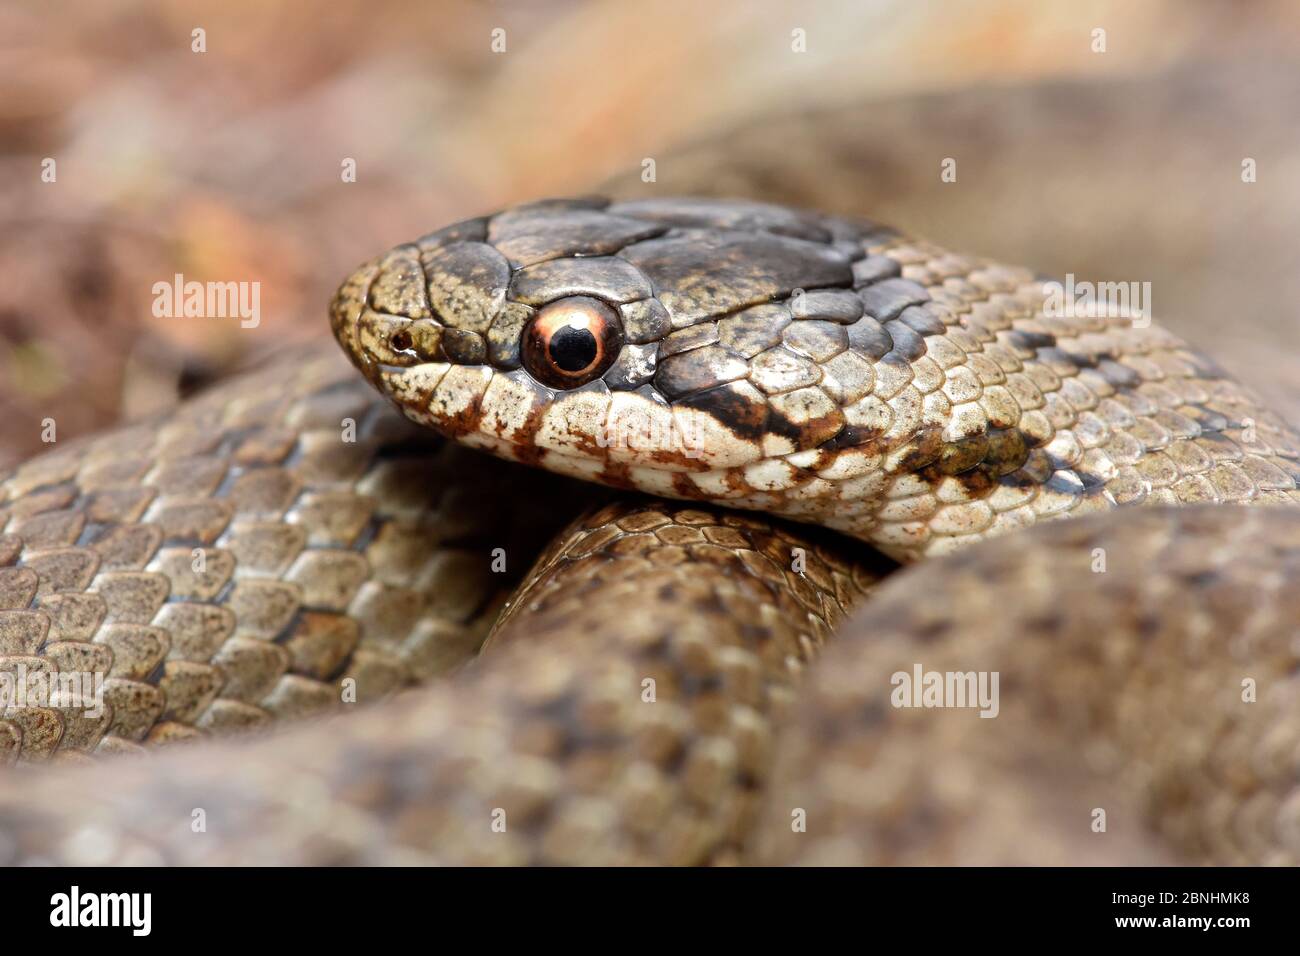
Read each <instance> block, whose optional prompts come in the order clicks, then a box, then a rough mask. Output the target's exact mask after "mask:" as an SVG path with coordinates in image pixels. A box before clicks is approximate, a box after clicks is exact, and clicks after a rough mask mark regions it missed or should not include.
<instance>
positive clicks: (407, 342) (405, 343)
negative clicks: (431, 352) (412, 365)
mask: <svg viewBox="0 0 1300 956" xmlns="http://www.w3.org/2000/svg"><path fill="white" fill-rule="evenodd" d="M388 344H389V345H391V346H392V348H393V351H394V352H405V351H408V350H409V349H410V348H411V346H412V345H414V344H415V343H414V342H413V341H412V339H411V333H410V332H405V331H403V332H394V333H393V335H392V338H390V339H389V340H388Z"/></svg>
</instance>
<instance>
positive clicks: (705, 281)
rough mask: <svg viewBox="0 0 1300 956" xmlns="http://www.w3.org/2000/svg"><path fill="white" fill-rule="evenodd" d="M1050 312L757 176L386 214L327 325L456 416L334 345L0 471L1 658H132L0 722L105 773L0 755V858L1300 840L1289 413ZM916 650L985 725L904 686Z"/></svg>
mask: <svg viewBox="0 0 1300 956" xmlns="http://www.w3.org/2000/svg"><path fill="white" fill-rule="evenodd" d="M1049 312H1050V309H1048V307H1047V305H1046V304H1045V300H1044V294H1043V284H1042V281H1041V280H1039V279H1036V278H1035V276H1034V275H1033V274H1032V273H1030V272H1028V271H1025V270H1022V269H1017V268H1010V267H1006V266H1002V265H998V264H995V263H990V262H986V261H982V260H979V259H975V258H972V257H967V256H962V255H957V254H954V253H950V252H948V251H945V250H943V249H941V248H939V247H937V246H934V245H931V244H929V243H926V242H920V241H917V240H913V239H910V238H908V237H906V236H904V235H901V234H899V233H896V232H894V231H892V230H890V229H887V228H883V227H878V226H875V225H873V224H869V223H863V222H860V221H856V220H845V219H838V218H835V217H831V216H824V215H818V214H813V213H805V212H800V211H796V210H792V209H788V208H785V207H780V206H771V205H765V204H761V203H754V202H745V201H721V200H687V199H680V200H677V199H654V200H641V201H629V202H621V203H613V204H611V203H608V202H605V201H601V200H578V201H550V202H543V203H536V204H530V205H527V206H523V207H517V208H514V209H511V210H507V211H505V212H502V213H498V214H496V215H494V216H489V217H485V218H481V219H475V220H470V221H467V222H463V223H459V224H457V225H454V226H451V227H448V228H446V229H443V230H441V231H439V232H435V233H433V234H431V235H429V236H426V237H424V238H423V239H420V240H418V241H416V242H414V243H411V244H408V245H403V246H399V247H397V248H396V249H394V250H393V251H391V252H389V253H388V254H386V255H384V256H382V257H380V258H379V259H376V260H374V261H373V262H371V263H369V264H367V265H366V266H363V267H362V268H361V269H359V270H358V271H357V272H356V273H355V274H354V275H353V276H351V277H350V278H349V279H348V280H347V281H346V282H345V283H344V285H343V287H342V288H341V289H340V291H339V294H338V296H337V297H336V299H335V301H334V303H333V306H332V308H331V323H332V326H333V329H334V333H335V337H336V338H337V339H338V341H339V343H340V344H342V345H343V347H344V350H345V351H346V352H347V354H348V356H349V357H350V358H351V360H352V362H353V363H354V364H355V365H356V366H357V368H358V369H360V371H361V372H362V373H363V375H364V377H365V378H366V379H368V380H369V382H370V383H371V384H372V385H374V386H376V387H377V390H378V391H379V392H381V393H383V395H385V396H386V397H387V398H388V399H390V400H391V402H392V403H393V404H395V405H396V406H397V408H398V409H400V410H401V411H402V412H403V413H405V415H406V417H407V418H409V419H411V420H413V421H414V422H416V423H417V424H418V425H425V426H432V428H433V429H435V430H437V431H438V432H441V433H442V434H443V435H446V436H450V437H452V438H454V439H457V440H458V442H459V444H458V445H453V444H440V443H439V440H438V439H437V438H435V437H432V435H431V434H430V433H429V432H428V431H427V430H425V429H420V428H414V427H413V426H410V425H408V424H405V423H403V422H402V421H401V420H400V419H399V417H398V416H397V415H395V414H394V413H393V412H392V411H391V410H390V409H389V408H388V407H386V406H385V404H384V403H383V400H382V399H380V398H379V397H378V396H377V395H376V394H375V393H374V392H372V391H371V390H370V389H368V388H367V386H366V384H365V383H364V382H363V381H362V380H361V377H360V376H358V375H356V373H355V372H354V371H352V370H350V369H348V368H347V367H346V366H345V365H344V364H343V363H342V362H341V361H340V360H339V359H338V358H336V357H335V356H333V355H331V354H329V353H327V352H326V351H324V350H320V351H317V352H312V353H311V354H310V355H306V356H303V355H299V356H295V357H294V359H293V361H292V362H291V363H287V364H281V365H277V366H273V367H270V368H267V369H264V370H262V371H260V372H257V373H254V374H253V375H251V376H250V377H248V378H246V379H244V380H242V381H237V382H232V383H230V384H228V385H226V386H224V387H222V388H220V389H217V390H215V391H213V392H211V393H209V394H207V395H205V396H203V397H200V398H199V399H197V400H195V401H193V402H191V403H189V404H188V405H186V406H184V407H182V408H181V409H180V410H179V411H178V412H177V413H176V414H175V415H174V416H172V417H171V418H170V419H168V420H166V421H164V422H161V423H154V424H152V425H149V426H144V427H139V428H135V429H132V430H129V431H126V432H122V433H116V434H113V435H109V436H105V437H103V438H99V439H96V440H91V441H90V442H87V443H83V444H80V445H77V446H75V447H69V448H66V449H62V448H61V449H58V450H56V451H54V452H52V453H51V454H49V455H47V456H44V457H42V458H39V459H36V460H34V461H32V462H30V463H28V464H26V465H24V466H22V467H20V468H19V469H18V470H17V471H16V472H15V473H14V474H13V475H11V476H10V477H9V478H8V479H7V480H6V481H5V483H4V485H3V486H2V487H3V494H4V497H3V499H0V507H3V509H4V510H3V512H0V514H3V515H4V516H5V518H6V519H7V523H6V524H5V526H4V532H5V533H4V534H3V535H2V536H0V608H3V609H4V610H0V654H2V655H4V656H3V657H0V666H3V667H4V668H6V669H8V670H10V671H14V670H16V668H17V667H18V665H19V664H22V665H23V666H24V667H26V668H28V669H29V670H39V669H41V668H45V669H46V670H47V671H61V670H63V669H68V670H72V671H76V670H83V671H95V670H98V671H102V672H103V673H106V674H107V675H108V679H107V683H106V689H105V699H106V704H107V706H106V707H105V708H104V710H103V713H102V714H100V715H99V716H98V717H96V718H93V719H92V718H90V717H88V716H86V714H85V713H84V711H82V710H77V709H75V708H70V707H66V706H60V703H61V702H60V700H58V699H55V700H53V701H51V702H50V704H49V706H43V707H30V706H29V707H23V708H18V707H14V706H10V708H9V710H8V711H7V712H6V713H5V719H4V721H3V722H0V744H2V745H3V746H4V747H5V748H6V749H7V751H8V752H9V753H10V754H12V755H15V756H19V755H20V756H22V757H25V758H29V759H31V760H37V761H43V760H55V761H59V760H62V761H69V762H78V763H81V762H85V763H88V764H89V765H88V766H79V767H67V768H57V767H45V768H32V767H27V766H21V765H20V766H16V767H12V768H9V769H8V770H6V771H5V777H4V780H3V783H0V834H2V835H0V861H4V862H14V861H30V860H53V861H75V862H90V863H99V862H142V861H145V862H147V861H162V862H361V863H371V862H452V863H457V862H469V863H652V862H662V863H675V864H692V863H708V862H715V863H716V862H728V861H747V860H754V861H761V862H813V863H819V862H834V863H845V862H849V863H854V862H888V863H910V862H960V863H967V862H983V863H1006V862H1033V863H1047V862H1111V861H1137V862H1151V861H1161V860H1173V861H1212V862H1270V863H1275V862H1295V861H1296V859H1297V858H1298V857H1300V787H1297V782H1298V779H1300V718H1298V716H1297V705H1296V701H1297V699H1300V698H1297V695H1296V690H1297V685H1296V678H1295V671H1296V655H1297V645H1296V643H1295V636H1294V633H1293V631H1294V624H1295V621H1296V620H1297V619H1298V617H1297V614H1296V612H1297V610H1300V598H1297V596H1296V589H1295V588H1294V586H1293V585H1294V582H1295V581H1296V580H1298V579H1300V516H1297V513H1296V512H1295V510H1294V508H1292V507H1289V506H1293V505H1295V504H1296V503H1297V502H1300V490H1298V488H1297V482H1298V480H1300V444H1298V442H1297V438H1296V435H1295V433H1294V432H1293V431H1291V430H1290V429H1289V428H1288V427H1287V426H1286V425H1285V424H1283V423H1282V422H1281V421H1280V420H1279V419H1278V418H1277V417H1276V416H1275V415H1273V414H1271V413H1270V412H1269V411H1268V410H1267V409H1265V408H1262V407H1261V406H1260V405H1259V404H1258V402H1256V401H1255V400H1254V399H1253V398H1252V397H1251V396H1250V394H1249V392H1248V391H1247V390H1245V389H1243V388H1242V387H1241V386H1239V385H1238V384H1237V383H1235V382H1233V381H1231V380H1229V379H1228V378H1227V377H1226V376H1225V375H1224V374H1223V373H1222V372H1220V371H1219V370H1218V369H1217V368H1216V366H1214V365H1213V364H1212V363H1211V362H1209V361H1208V360H1206V359H1204V358H1203V357H1201V356H1200V355H1198V354H1196V353H1194V352H1193V351H1192V350H1191V349H1189V348H1188V347H1187V346H1186V345H1185V344H1184V343H1182V342H1181V341H1180V340H1179V339H1178V338H1176V337H1175V336H1173V335H1171V334H1170V333H1168V332H1167V331H1165V330H1163V329H1162V328H1160V327H1159V326H1158V325H1150V324H1148V323H1147V322H1146V321H1145V320H1144V318H1143V317H1142V316H1137V317H1135V316H1134V315H1132V314H1116V315H1109V316H1107V315H1092V314H1087V313H1085V314H1082V315H1074V314H1068V315H1053V314H1049ZM461 445H464V446H471V447H475V448H478V449H483V450H487V451H489V452H492V453H494V454H495V455H496V456H498V457H502V458H507V459H510V460H512V461H514V462H516V463H517V464H515V465H504V464H500V463H494V462H492V460H491V459H489V458H488V457H486V456H484V455H480V454H476V453H474V452H471V451H466V450H462V448H461V447H460V446H461ZM529 466H533V467H529ZM547 472H554V473H560V474H561V475H566V476H572V477H576V478H581V479H586V480H587V481H590V482H596V483H598V484H580V483H572V482H567V481H564V480H562V479H559V478H554V477H551V476H549V475H547ZM598 486H605V487H607V488H609V487H612V488H614V489H619V490H620V493H619V494H617V495H614V494H611V493H609V492H605V491H599V490H597V489H598ZM628 492H638V493H643V494H648V495H652V496H655V497H653V498H647V497H644V496H642V495H639V494H629V493H628ZM593 496H595V497H599V498H600V499H601V500H600V502H598V503H597V507H595V508H594V510H587V511H586V512H584V513H583V514H582V515H581V516H580V517H578V518H576V519H575V520H573V521H572V523H569V524H568V525H567V526H566V527H565V528H564V530H562V531H560V532H559V533H558V534H555V533H554V532H555V528H556V527H557V526H558V525H559V524H562V523H564V522H565V521H566V520H568V518H569V517H571V516H572V515H573V514H574V509H575V507H578V506H577V505H575V502H579V501H582V502H590V501H591V499H592V498H593ZM664 499H675V501H667V500H664ZM1229 505H1251V506H1256V505H1258V506H1274V507H1271V508H1267V507H1252V508H1249V509H1243V508H1238V507H1228V506H1229ZM1135 506H1155V507H1135ZM1058 518H1069V519H1071V520H1067V521H1057V520H1055V519H1058ZM783 519H793V521H794V522H797V523H787V521H785V520H783ZM817 526H821V527H817ZM824 528H830V529H835V530H836V531H838V532H843V533H844V534H843V535H837V534H832V533H830V532H828V531H825V530H824ZM548 538H549V539H550V540H549V544H548V545H547V546H546V548H545V550H544V551H543V552H542V553H541V555H540V557H537V559H536V562H535V563H532V558H533V551H532V550H531V549H535V547H536V545H537V544H538V543H539V542H541V541H545V540H547V539H548ZM854 539H856V540H854ZM986 539H987V540H986ZM895 562H898V563H901V564H903V565H914V566H910V567H904V568H903V569H902V570H896V564H895ZM530 563H531V565H532V566H531V569H529V565H530ZM525 572H526V573H525ZM521 577H522V580H521ZM517 582H518V588H517V589H515V584H516V583H517ZM868 594H869V595H870V596H869V598H868V599H867V600H865V601H863V600H862V599H863V598H864V596H867V595H868ZM860 602H861V604H862V607H861V608H860V610H859V612H858V613H857V614H856V615H854V616H852V617H851V618H850V617H849V613H850V611H851V610H852V609H853V608H854V607H855V606H857V605H858V604H859V603H860ZM489 630H491V635H490V636H488V632H489ZM485 638H486V646H485V653H484V655H483V657H482V658H481V659H479V660H475V661H473V663H472V664H471V665H470V666H462V665H464V664H465V663H466V662H467V661H468V660H469V659H470V658H471V657H473V656H474V655H475V654H476V652H477V650H478V648H479V646H480V645H481V644H482V643H483V641H484V639H485ZM824 645H827V646H826V651H825V653H824V654H822V653H821V650H822V648H823V646H824ZM914 669H916V671H917V672H918V673H921V672H937V673H939V674H980V675H984V676H986V677H987V676H989V675H993V674H996V675H997V678H998V682H997V685H996V686H997V688H998V692H997V700H996V702H995V704H994V707H993V710H994V711H995V712H996V715H995V716H994V715H993V714H992V713H990V714H989V716H991V717H992V719H981V717H980V715H979V713H978V712H977V711H976V710H975V709H972V708H971V707H969V706H961V705H957V706H953V705H952V702H951V701H949V702H948V706H945V707H924V706H922V707H918V706H897V699H896V697H895V695H894V691H895V690H896V687H897V684H898V681H897V680H896V675H898V674H900V673H901V674H904V675H906V674H911V673H913V671H914ZM805 672H807V673H805ZM421 683H423V684H428V685H429V686H425V687H420V688H418V689H413V690H409V691H408V692H406V693H403V694H399V695H397V696H396V697H394V698H393V699H391V700H387V701H384V702H374V701H376V699H377V698H381V697H384V696H385V695H387V694H389V693H391V692H392V691H395V690H398V689H401V688H403V687H407V686H409V685H413V684H421ZM340 699H342V700H344V701H347V702H348V703H349V704H350V703H351V702H352V701H357V702H359V703H361V704H369V706H362V707H360V708H359V709H358V711H357V713H355V714H347V715H344V716H334V717H330V718H328V719H322V720H313V721H311V722H309V723H306V724H299V725H296V726H290V727H287V728H285V729H283V730H279V731H278V732H277V733H275V734H272V735H268V736H264V737H259V738H257V739H253V740H238V741H228V742H204V743H202V744H201V745H199V746H195V747H193V748H190V747H181V748H175V749H174V750H169V751H167V752H165V753H155V754H152V755H150V756H147V757H143V758H135V759H126V758H122V759H116V760H113V761H99V760H87V759H86V758H84V757H82V756H81V755H83V754H86V753H89V752H92V751H104V750H135V749H137V748H138V746H139V745H140V744H141V743H142V742H146V743H147V742H155V741H158V742H167V741H175V740H179V739H182V738H185V739H188V738H194V737H201V736H206V735H212V734H217V733H220V732H222V731H227V730H239V729H244V728H251V727H257V726H261V725H264V724H266V723H268V722H269V721H271V720H272V719H273V718H275V717H279V716H285V717H297V716H302V715H306V714H309V713H316V712H320V711H325V710H329V709H334V708H338V707H339V706H340V705H339V701H340ZM372 702H373V703H372ZM344 706H345V707H346V705H344ZM200 811H201V812H200ZM200 818H201V819H202V820H203V821H204V826H203V827H202V828H197V829H196V827H195V826H194V825H193V821H194V820H196V819H200ZM1098 821H1102V823H1101V824H1100V825H1099V824H1098Z"/></svg>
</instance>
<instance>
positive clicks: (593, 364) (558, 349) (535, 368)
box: [523, 295, 623, 388]
mask: <svg viewBox="0 0 1300 956" xmlns="http://www.w3.org/2000/svg"><path fill="white" fill-rule="evenodd" d="M622 347H623V330H622V327H621V326H620V325H619V321H618V316H617V315H615V313H614V310H613V309H611V308H610V307H609V306H607V305H606V304H605V303H604V302H601V301H600V300H599V299H593V298H591V297H590V296H585V295H574V296H569V297H568V298H565V299H558V300H556V301H555V302H552V303H550V304H549V305H547V306H545V307H544V308H543V309H542V310H541V311H540V312H538V313H537V315H536V316H535V317H534V318H533V320H532V322H531V323H529V325H528V328H526V329H525V330H524V347H523V359H524V367H525V368H527V369H528V371H529V373H530V374H531V375H532V376H533V378H535V379H537V380H538V381H539V382H541V383H543V384H544V385H550V386H551V387H552V388H577V387H578V386H579V385H585V384H587V383H588V382H590V381H591V380H592V379H594V378H598V377H599V376H601V375H603V374H604V373H605V370H606V369H607V368H609V367H610V365H612V364H613V362H614V359H615V358H617V357H618V353H619V349H621V348H622Z"/></svg>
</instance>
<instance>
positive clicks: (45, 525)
mask: <svg viewBox="0 0 1300 956" xmlns="http://www.w3.org/2000/svg"><path fill="white" fill-rule="evenodd" d="M481 465H482V462H481V461H480V456H477V455H472V454H468V453H465V452H463V451H460V450H459V449H456V448H454V447H453V446H448V445H445V444H443V443H440V442H439V441H438V440H437V439H436V438H434V439H432V440H431V436H427V435H426V434H423V433H420V432H419V431H418V430H416V429H414V428H412V427H410V426H409V425H407V424H406V423H404V422H403V421H402V420H401V418H400V417H399V416H397V415H395V414H394V413H393V412H392V411H391V410H390V409H388V408H386V407H385V406H384V404H383V403H382V402H381V401H379V400H378V399H377V397H376V396H375V395H374V394H373V392H371V391H370V390H369V389H367V388H366V387H365V385H364V383H361V382H358V381H357V379H356V376H355V374H353V373H351V371H350V370H349V369H348V367H347V365H346V363H344V362H341V361H340V360H339V358H338V356H337V353H336V351H335V350H333V349H328V348H323V347H317V348H316V349H315V350H314V353H312V354H308V355H305V356H302V355H295V356H294V358H293V361H292V362H281V363H279V364H277V365H274V366H273V367H271V368H268V369H267V370H265V371H263V372H259V373H256V374H253V375H251V376H246V377H245V378H243V379H241V380H238V381H234V382H231V383H229V384H228V385H226V386H223V387H220V388H217V389H215V390H213V391H211V392H209V393H208V394H206V395H205V396H203V397H202V398H200V399H198V400H195V401H193V402H190V403H188V404H187V405H185V406H184V407H183V408H182V409H181V410H180V411H179V412H178V413H176V414H175V415H173V416H172V417H170V418H168V419H166V420H164V421H161V422H146V423H142V424H140V425H138V426H134V427H131V428H128V429H123V430H119V431H114V432H109V433H107V434H105V435H103V436H100V437H97V438H94V439H91V440H89V441H86V442H81V443H76V444H71V443H70V444H68V446H67V447H63V446H62V445H60V446H59V447H58V448H57V450H55V451H52V452H51V453H50V454H48V455H45V456H42V457H39V458H37V459H34V460H33V461H31V462H29V463H27V464H25V465H23V466H21V467H19V468H18V469H17V470H16V471H15V472H14V473H13V474H12V475H10V476H8V477H6V478H5V479H4V480H3V481H2V482H0V529H2V530H3V534H0V673H4V674H7V675H9V676H10V678H11V682H10V683H9V684H7V685H0V686H7V687H8V688H9V691H10V693H9V696H10V697H11V698H13V699H11V700H9V701H5V702H2V703H4V705H5V706H0V718H2V719H0V757H2V758H3V759H4V761H5V762H11V761H13V760H15V759H18V758H22V759H24V760H28V761H37V760H43V759H47V758H50V757H56V756H57V757H60V758H66V757H74V756H75V755H79V754H87V753H91V752H104V751H121V750H134V749H138V745H139V744H140V743H144V742H148V743H156V742H165V741H175V740H182V739H192V738H195V737H200V736H203V735H205V734H208V733H226V732H236V731H240V730H249V729H254V728H257V727H260V726H263V725H266V724H268V723H269V722H271V721H273V720H276V719H281V718H288V717H304V716H308V715H311V714H316V713H319V712H321V711H323V710H328V709H330V708H333V707H337V706H339V705H340V704H341V702H342V701H343V700H344V699H345V696H346V698H348V699H350V700H353V701H358V700H375V699H377V698H380V697H383V696H384V695H386V694H389V693H391V692H393V691H395V690H397V689H398V688H401V687H405V686H409V685H411V684H413V683H417V682H420V681H424V680H427V679H429V678H430V677H432V676H434V675H438V674H442V673H446V672H447V671H449V670H452V669H454V668H456V667H457V666H459V665H461V664H463V663H464V662H465V661H466V660H468V659H469V658H470V657H472V656H473V655H474V653H475V652H476V651H477V649H478V646H479V645H480V644H481V643H482V641H483V639H484V638H485V637H486V636H487V632H488V628H489V627H490V626H491V623H492V622H493V620H494V619H495V617H496V614H497V611H498V609H499V608H500V606H501V604H502V603H503V602H504V601H505V599H506V597H507V595H508V594H509V593H510V590H511V589H512V587H513V586H514V584H516V583H517V582H518V580H519V578H520V577H521V574H522V571H523V570H524V568H516V569H515V570H514V572H513V574H506V575H498V574H494V573H493V572H492V570H491V562H490V561H489V560H487V559H486V558H485V557H484V555H486V554H487V551H486V550H485V546H486V545H487V544H488V543H491V544H492V545H493V546H507V547H509V546H512V545H513V544H515V543H517V542H520V541H525V540H528V537H527V535H528V534H532V535H533V537H534V538H535V537H537V536H538V535H542V536H546V535H548V534H549V533H551V532H553V530H554V527H555V525H554V524H552V525H546V524H544V523H543V521H542V520H541V519H544V517H545V516H544V514H538V513H537V512H535V511H532V510H530V511H529V512H527V513H521V514H518V515H516V514H512V513H511V512H510V511H509V510H504V511H503V510H502V509H501V508H500V507H499V505H493V506H492V507H487V506H486V503H487V502H489V501H496V500H498V499H499V498H500V497H501V496H502V493H503V491H504V489H506V488H508V487H509V485H510V483H511V482H512V478H511V476H510V475H509V473H508V472H506V473H503V472H501V471H500V470H499V469H496V468H489V469H486V470H485V469H483V468H482V467H480V466H481ZM545 487H546V486H545V484H544V483H543V485H542V486H539V489H538V490H539V494H541V495H542V496H543V499H544V495H545ZM530 523H531V525H532V526H533V527H534V530H531V531H529V524H530ZM561 523H562V522H561ZM512 526H513V527H515V528H517V529H520V530H514V531H512V530H511V528H512ZM61 672H73V673H76V674H87V675H96V674H97V675H102V677H103V700H104V706H103V707H102V708H89V710H98V711H99V713H97V714H95V716H93V717H90V716H87V712H88V708H86V707H84V706H82V702H81V700H80V699H78V700H77V701H75V703H74V704H65V703H61V700H60V697H59V689H58V674H59V673H61ZM20 682H23V683H26V684H27V685H28V687H29V689H30V690H31V693H29V694H24V695H23V697H22V698H21V699H20V698H19V694H18V693H17V686H18V684H19V683H20ZM42 685H45V686H49V687H52V688H53V691H52V693H50V694H49V695H48V696H47V697H38V696H37V693H36V691H37V688H39V687H41V686H42ZM64 690H65V691H68V690H69V688H67V687H65V688H64Z"/></svg>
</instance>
